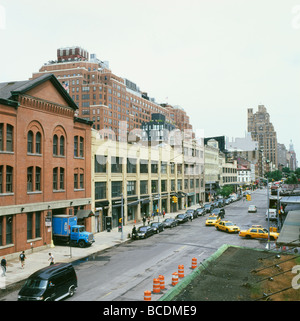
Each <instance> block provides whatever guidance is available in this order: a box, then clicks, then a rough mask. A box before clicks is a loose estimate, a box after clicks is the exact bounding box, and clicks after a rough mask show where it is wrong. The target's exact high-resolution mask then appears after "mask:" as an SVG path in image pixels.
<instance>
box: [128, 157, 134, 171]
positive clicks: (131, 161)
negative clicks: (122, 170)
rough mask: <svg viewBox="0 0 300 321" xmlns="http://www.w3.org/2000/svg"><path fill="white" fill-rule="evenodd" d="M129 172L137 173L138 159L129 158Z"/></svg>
mask: <svg viewBox="0 0 300 321" xmlns="http://www.w3.org/2000/svg"><path fill="white" fill-rule="evenodd" d="M127 173H136V159H134V158H127Z"/></svg>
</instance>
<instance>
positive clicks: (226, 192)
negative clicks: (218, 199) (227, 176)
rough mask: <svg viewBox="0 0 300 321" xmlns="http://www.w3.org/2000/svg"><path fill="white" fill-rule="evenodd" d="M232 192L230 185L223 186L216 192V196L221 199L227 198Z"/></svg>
mask: <svg viewBox="0 0 300 321" xmlns="http://www.w3.org/2000/svg"><path fill="white" fill-rule="evenodd" d="M233 191H234V188H233V186H232V185H225V186H223V187H221V188H220V189H219V190H218V191H217V194H219V195H222V196H223V197H228V196H229V195H230V194H231V193H232V192H233Z"/></svg>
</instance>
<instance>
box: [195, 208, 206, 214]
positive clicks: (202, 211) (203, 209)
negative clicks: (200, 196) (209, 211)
mask: <svg viewBox="0 0 300 321" xmlns="http://www.w3.org/2000/svg"><path fill="white" fill-rule="evenodd" d="M196 212H197V215H198V216H204V215H205V214H206V210H205V208H204V207H199V208H197V209H196Z"/></svg>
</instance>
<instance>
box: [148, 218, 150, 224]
mask: <svg viewBox="0 0 300 321" xmlns="http://www.w3.org/2000/svg"><path fill="white" fill-rule="evenodd" d="M149 224H150V216H148V225H149Z"/></svg>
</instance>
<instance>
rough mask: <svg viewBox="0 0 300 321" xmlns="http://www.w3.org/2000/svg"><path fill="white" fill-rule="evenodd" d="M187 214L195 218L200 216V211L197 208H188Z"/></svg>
mask: <svg viewBox="0 0 300 321" xmlns="http://www.w3.org/2000/svg"><path fill="white" fill-rule="evenodd" d="M185 214H187V216H188V218H190V216H192V215H193V218H196V217H198V213H197V212H196V211H195V210H192V209H189V210H186V212H185Z"/></svg>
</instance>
